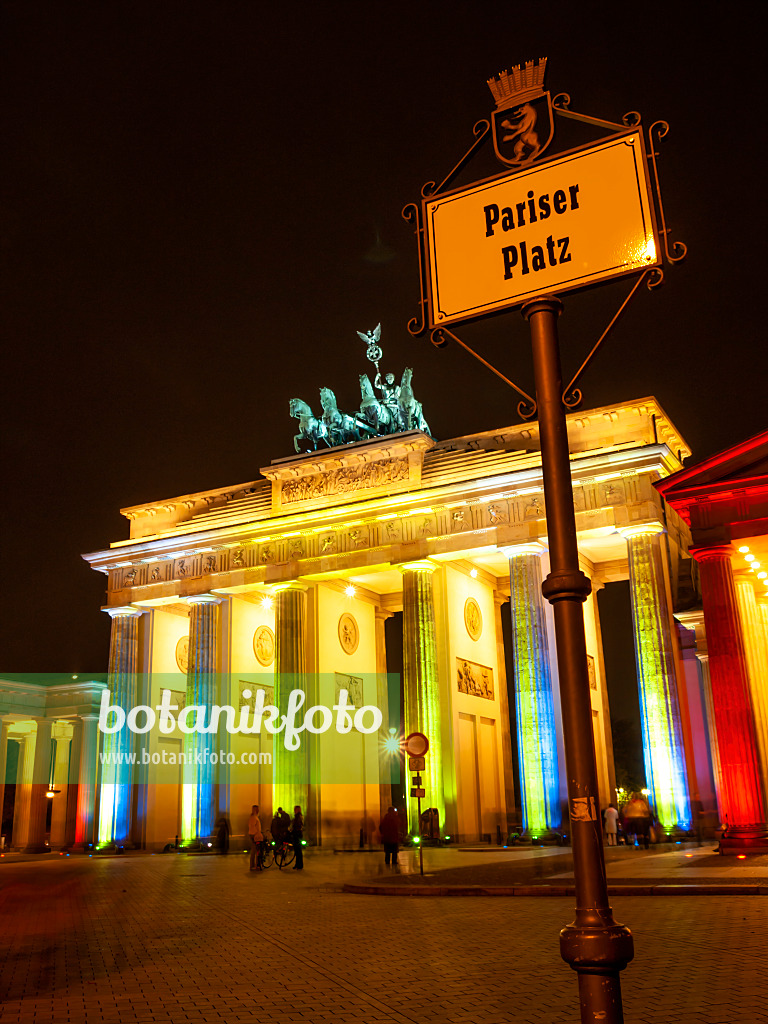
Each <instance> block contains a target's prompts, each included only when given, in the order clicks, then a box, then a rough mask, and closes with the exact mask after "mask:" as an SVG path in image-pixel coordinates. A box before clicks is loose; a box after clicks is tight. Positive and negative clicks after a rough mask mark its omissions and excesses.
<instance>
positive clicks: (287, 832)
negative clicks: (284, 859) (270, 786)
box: [248, 804, 304, 871]
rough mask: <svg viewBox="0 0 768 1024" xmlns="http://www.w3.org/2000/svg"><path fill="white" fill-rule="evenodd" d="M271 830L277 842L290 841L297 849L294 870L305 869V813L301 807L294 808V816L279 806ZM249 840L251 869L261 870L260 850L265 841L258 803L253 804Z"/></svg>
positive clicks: (249, 821)
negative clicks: (303, 842) (303, 841)
mask: <svg viewBox="0 0 768 1024" xmlns="http://www.w3.org/2000/svg"><path fill="white" fill-rule="evenodd" d="M269 830H270V832H271V833H272V838H273V840H274V841H275V843H290V844H291V845H292V846H293V848H294V850H295V851H296V863H295V864H294V865H293V870H294V871H303V869H304V846H303V844H302V840H303V839H304V815H303V814H302V813H301V807H300V806H299V805H298V804H296V806H295V807H294V808H293V818H291V817H290V816H289V815H288V813H287V812H286V811H284V810H283V808H282V807H278V808H277V811H276V812H275V814H274V816H273V817H272V822H271V824H270V827H269ZM248 841H249V844H250V850H251V871H261V863H260V858H259V851H260V849H261V844H262V843H263V841H264V832H263V831H262V828H261V819H260V818H259V805H258V804H254V805H253V807H252V808H251V816H250V818H249V819H248Z"/></svg>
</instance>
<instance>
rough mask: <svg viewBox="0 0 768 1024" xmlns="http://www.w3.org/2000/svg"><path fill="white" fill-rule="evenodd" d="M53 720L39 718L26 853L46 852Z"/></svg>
mask: <svg viewBox="0 0 768 1024" xmlns="http://www.w3.org/2000/svg"><path fill="white" fill-rule="evenodd" d="M52 729H53V720H52V719H50V718H38V719H37V733H36V735H35V754H34V765H33V768H32V789H31V793H30V800H29V826H28V829H27V843H26V846H25V847H24V853H45V851H46V850H47V849H48V847H47V846H46V845H45V819H46V815H47V813H48V798H47V797H46V795H45V794H46V793H47V792H48V783H49V780H50V771H51V731H52Z"/></svg>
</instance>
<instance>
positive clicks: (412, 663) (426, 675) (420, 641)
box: [399, 561, 445, 835]
mask: <svg viewBox="0 0 768 1024" xmlns="http://www.w3.org/2000/svg"><path fill="white" fill-rule="evenodd" d="M399 568H400V572H401V573H402V574H403V687H404V691H405V693H404V698H405V701H404V702H405V733H406V736H407V735H408V734H409V733H412V732H421V733H424V735H425V736H426V737H427V739H428V740H429V753H428V754H427V757H426V769H425V770H424V771H423V772H422V773H421V775H422V778H423V780H424V789H425V791H426V796H425V797H424V799H423V800H422V805H421V806H422V810H423V809H424V808H425V807H436V808H437V810H438V812H439V814H440V830H441V832H443V831H444V830H445V795H444V788H443V744H442V728H441V722H440V678H439V673H438V667H437V638H436V630H435V601H434V594H433V580H432V574H433V573H434V572H435V570H436V569H437V566H436V565H434V564H433V563H432V562H428V561H423V562H408V563H406V564H404V565H401V566H400V567H399ZM406 770H407V765H406ZM406 792H408V787H407V784H406ZM408 827H409V829H410V831H411V834H412V835H418V834H419V825H418V803H417V800H416V798H413V799H411V800H410V801H409V803H408Z"/></svg>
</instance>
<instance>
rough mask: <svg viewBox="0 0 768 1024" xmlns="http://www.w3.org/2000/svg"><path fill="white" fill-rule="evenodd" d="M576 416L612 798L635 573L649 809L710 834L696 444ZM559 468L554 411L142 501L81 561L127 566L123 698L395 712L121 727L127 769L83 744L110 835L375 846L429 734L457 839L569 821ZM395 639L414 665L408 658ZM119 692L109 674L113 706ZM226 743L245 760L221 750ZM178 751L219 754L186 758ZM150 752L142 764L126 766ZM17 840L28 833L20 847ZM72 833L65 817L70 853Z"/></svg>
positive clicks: (115, 624) (431, 758)
mask: <svg viewBox="0 0 768 1024" xmlns="http://www.w3.org/2000/svg"><path fill="white" fill-rule="evenodd" d="M419 415H420V409H419ZM405 426H406V427H407V426H408V424H405ZM568 431H569V442H570V449H571V458H572V464H571V468H572V474H573V494H574V507H575V510H576V522H577V529H578V541H579V551H580V555H581V567H582V569H583V571H584V572H585V573H586V574H587V576H588V577H589V578H590V579H591V581H592V588H593V590H592V595H591V596H590V597H589V598H588V599H587V601H586V603H585V624H586V640H587V651H588V657H589V668H590V681H591V700H592V716H593V729H594V738H595V748H596V754H597V767H598V780H599V787H600V793H599V800H600V804H601V805H602V806H603V807H604V806H606V805H607V804H608V803H609V802H611V801H613V800H615V799H616V789H615V787H616V782H615V777H614V767H613V745H612V738H611V727H610V714H609V707H608V689H607V686H606V678H605V668H604V659H603V643H602V636H601V629H600V621H599V615H598V606H597V600H596V595H597V592H598V591H599V590H600V589H601V588H602V587H603V586H604V585H605V584H606V583H610V582H613V581H615V580H629V584H630V592H631V599H632V618H633V629H634V642H635V653H636V659H635V661H636V665H635V668H636V672H635V673H633V672H632V670H631V667H630V666H627V677H626V685H634V684H635V680H636V681H637V685H638V687H639V697H640V711H641V723H642V736H643V748H644V765H645V775H646V786H647V789H648V790H649V800H650V802H651V803H652V805H653V808H654V812H655V814H656V816H657V818H658V820H659V822H660V824H661V826H662V828H663V830H664V831H666V832H668V833H669V834H679V833H680V832H686V831H688V830H689V829H690V828H691V825H692V814H691V796H692V795H693V794H699V796H700V798H701V801H702V802H703V803H704V804H705V805H706V804H707V803H708V802H711V804H712V805H713V806H714V801H715V795H714V781H713V776H714V774H716V773H717V771H718V770H719V771H720V773H722V770H723V768H722V759H721V763H720V767H719V769H718V761H717V756H716V752H713V750H712V748H711V740H712V738H713V736H714V731H713V728H712V706H711V699H710V691H709V690H708V689H707V683H706V672H705V671H702V666H701V659H700V658H699V657H697V656H696V654H697V652H696V650H692V649H691V647H690V644H688V642H687V640H686V638H687V637H689V635H690V634H689V631H688V627H689V626H690V625H691V622H692V619H691V618H690V613H688V612H686V613H685V614H684V616H683V618H684V623H685V628H683V627H681V626H680V624H679V623H678V622H676V621H675V618H674V610H675V607H676V603H675V602H676V600H678V597H679V595H678V585H679V581H680V580H683V581H686V580H687V581H688V583H689V584H690V581H691V580H692V579H694V577H695V573H694V572H693V571H692V566H693V563H692V562H691V559H690V555H689V551H688V548H689V539H690V538H689V531H688V527H687V525H686V523H685V521H684V520H683V519H682V518H680V517H679V516H678V514H677V513H676V512H675V511H674V510H672V509H670V508H669V507H667V506H666V504H665V502H664V500H663V499H662V497H661V495H660V493H659V491H658V490H657V489H656V487H655V486H654V484H657V483H658V482H659V481H663V480H664V479H665V478H668V477H669V476H670V474H675V473H679V472H680V471H681V467H682V460H683V459H684V458H685V457H686V456H687V455H688V454H689V452H688V449H687V447H686V445H685V442H684V441H683V439H682V438H681V436H680V435H679V434H678V432H677V430H676V429H675V427H674V425H673V424H672V423H671V421H670V420H669V418H668V417H667V416H666V414H665V412H664V411H663V410H662V409H661V407H660V406H659V404H658V402H657V401H656V400H655V399H653V398H646V399H641V400H637V401H632V402H628V403H623V404H621V405H617V406H610V407H605V408H601V409H593V410H589V411H586V412H578V413H573V414H570V415H569V416H568ZM540 463H541V457H540V452H539V442H538V428H537V425H536V424H535V423H531V424H521V425H517V426H514V427H510V428H504V429H500V430H496V431H487V432H484V433H479V434H474V435H471V436H467V437H461V438H456V439H454V440H452V441H449V442H442V443H440V444H438V443H437V442H435V441H434V439H433V438H432V437H430V436H429V433H428V431H427V429H426V424H425V423H424V422H423V421H422V422H420V423H418V424H417V429H404V430H399V431H397V432H394V433H389V434H386V435H384V436H371V437H366V438H364V439H362V440H357V441H354V442H352V443H347V444H342V445H338V446H336V447H333V448H330V447H325V448H320V449H319V450H315V451H310V452H304V453H299V454H296V455H295V456H292V457H290V458H285V459H280V460H277V461H275V462H273V463H271V464H270V465H269V466H267V467H266V468H264V469H263V470H262V471H261V472H262V476H261V478H260V479H258V480H256V481H251V482H248V483H245V484H240V485H236V486H233V487H228V488H218V489H216V490H211V491H206V492H202V493H198V494H189V495H183V496H181V497H176V498H169V499H163V500H160V501H157V502H152V503H148V504H144V505H141V506H136V507H132V508H128V509H124V510H123V514H124V515H125V516H126V518H127V519H128V520H129V522H130V537H129V539H127V540H120V541H117V542H115V543H114V544H112V545H111V547H110V548H109V549H107V550H104V551H98V552H95V553H92V554H89V555H86V556H85V557H86V560H87V561H88V562H89V563H90V564H91V565H92V566H93V568H94V569H96V570H98V571H100V572H103V573H105V574H106V575H107V577H108V603H107V606H106V608H105V609H104V611H105V612H106V613H107V614H109V615H110V616H111V618H112V641H111V649H110V674H109V679H108V686H109V690H110V693H111V700H112V702H113V703H114V704H117V705H119V706H120V707H121V708H122V709H123V710H124V711H125V712H129V711H130V710H131V708H133V707H135V706H136V705H149V706H151V707H156V706H157V705H159V704H160V703H161V699H162V695H163V692H164V691H170V697H169V698H167V699H168V700H169V701H170V703H171V704H172V705H175V706H177V707H184V706H185V705H188V706H189V705H195V706H199V705H203V706H211V705H213V704H217V705H230V706H232V707H233V708H235V709H236V711H237V713H238V714H239V713H240V712H241V711H243V709H245V708H250V709H253V708H254V706H255V702H256V701H257V700H258V699H259V691H260V690H263V691H265V697H266V699H265V703H272V702H274V703H275V704H276V705H277V706H279V707H280V708H281V710H285V706H286V701H287V699H288V695H289V693H290V691H291V690H292V689H294V688H301V689H303V690H305V691H306V692H307V705H324V706H327V707H332V706H333V705H334V704H335V703H336V702H337V701H338V699H339V695H340V693H341V691H342V690H346V691H347V692H348V694H349V700H350V702H351V703H353V704H354V706H355V708H357V709H359V708H362V707H363V706H365V705H376V706H378V707H379V708H380V709H381V710H382V711H383V720H382V723H381V727H380V729H379V731H378V733H367V734H364V733H360V732H356V731H353V732H351V733H349V734H346V735H338V734H337V733H335V732H328V733H325V734H313V735H307V734H306V733H305V734H303V736H302V743H301V746H300V748H299V749H298V750H297V751H287V750H286V749H285V748H284V746H283V744H282V742H280V738H279V737H274V738H273V737H272V736H270V735H268V734H265V733H263V732H262V733H260V734H242V733H240V734H235V735H233V734H231V733H229V732H228V731H227V730H226V729H225V728H223V726H222V725H220V727H219V729H218V732H217V733H215V734H206V735H202V736H201V735H194V736H185V735H183V734H182V733H181V732H180V731H179V730H178V728H174V729H173V730H171V731H170V732H166V733H163V732H161V731H160V729H159V727H158V726H157V725H155V727H154V728H152V729H150V730H149V731H148V732H146V733H142V734H136V733H132V732H130V731H128V730H127V729H123V730H122V731H121V732H119V733H115V734H110V735H105V736H103V737H102V748H101V753H102V754H107V755H109V758H108V759H111V760H112V761H113V762H114V763H113V764H112V765H106V764H104V765H102V767H101V770H100V772H97V771H96V770H95V769H94V768H93V767H92V765H91V761H90V760H88V759H86V762H85V772H86V776H87V777H85V778H84V777H83V775H82V770H83V769H82V764H83V760H82V756H81V755H80V754H77V755H76V757H80V761H79V762H78V764H79V766H80V768H79V770H80V774H79V775H78V779H79V781H80V782H81V786H83V785H84V786H85V789H84V796H83V799H84V800H90V801H91V805H90V809H89V814H90V817H88V815H85V818H84V820H87V821H89V822H92V823H93V824H92V826H91V827H92V830H93V832H92V841H93V842H94V843H96V844H97V845H108V844H112V843H116V844H118V845H126V844H130V845H135V846H138V847H141V848H147V849H162V848H163V847H164V846H165V845H167V844H168V843H169V842H174V840H175V837H176V836H180V837H181V839H182V841H184V842H187V843H191V842H202V843H205V842H208V841H210V837H211V835H212V833H213V832H214V827H215V822H216V821H217V820H218V819H219V818H220V817H221V816H227V817H228V818H229V819H230V820H231V823H232V830H233V833H234V834H235V835H238V834H239V835H242V834H243V832H244V831H245V822H246V819H247V816H248V813H249V811H250V807H251V805H252V804H253V803H259V804H260V805H261V808H262V820H264V819H265V818H266V820H269V818H270V816H271V813H272V811H273V810H274V809H276V807H277V806H278V805H280V806H283V807H284V808H286V809H287V810H289V811H290V810H292V807H293V805H294V804H295V803H299V804H301V806H302V807H303V809H304V811H305V814H306V815H307V820H308V826H309V835H310V838H311V840H312V841H314V842H318V843H323V844H337V843H339V842H345V843H348V842H352V843H355V845H356V844H357V842H358V839H361V840H363V841H365V840H370V839H372V838H373V836H374V833H375V830H376V826H377V823H378V820H379V817H380V814H381V811H382V808H383V809H386V807H387V806H388V805H389V804H391V803H393V801H394V802H395V803H397V804H398V805H400V806H404V805H408V806H407V813H408V816H409V825H410V826H411V828H412V830H413V831H415V829H416V820H415V803H416V802H415V800H410V799H409V796H408V784H407V780H406V778H405V773H403V772H402V771H400V768H401V767H402V765H401V763H400V762H399V759H398V757H397V754H395V755H393V754H392V753H391V752H390V748H391V747H392V745H393V744H392V739H393V737H394V738H397V737H400V736H402V735H403V734H404V733H407V732H412V731H420V732H424V733H426V734H427V736H428V738H429V741H430V751H429V754H428V755H427V759H426V766H425V769H424V771H423V772H422V773H421V775H422V779H423V787H424V789H425V799H424V801H423V803H424V805H425V806H426V807H430V808H436V809H437V812H438V814H439V822H440V829H441V832H442V834H443V835H450V836H451V837H454V838H456V839H458V840H459V841H477V840H479V839H481V838H483V837H490V838H491V839H495V838H496V837H497V836H499V835H506V833H507V831H508V830H510V829H512V828H514V827H520V826H522V827H523V828H524V830H525V833H526V835H527V836H528V837H529V838H531V839H532V840H546V839H547V838H548V837H553V836H554V835H556V834H559V833H566V834H567V833H568V831H569V829H568V818H567V807H566V785H565V760H564V752H563V742H562V726H561V714H560V706H559V700H558V685H557V662H556V657H555V646H554V630H553V622H552V613H551V608H550V606H549V605H548V604H547V603H546V602H544V601H543V600H542V597H541V591H540V587H541V581H542V578H543V577H544V576H545V575H546V574H547V572H548V556H547V544H546V521H545V506H544V495H543V488H542V476H541V465H540ZM686 472H687V471H686ZM766 561H768V559H767V560H766ZM689 596H690V595H689ZM678 603H679V602H678ZM683 603H686V602H683ZM687 603H690V601H688V602H687ZM705 612H706V607H705ZM685 615H687V616H688V617H687V618H685ZM505 617H506V618H507V619H508V621H509V626H510V628H509V629H508V630H506V632H507V643H506V645H505V641H504V633H505V629H504V628H503V625H502V624H503V619H504V618H505ZM394 631H398V632H400V633H401V635H402V678H400V676H399V673H392V671H391V667H392V662H393V656H394V648H395V647H397V648H398V649H399V648H400V642H399V640H398V643H397V644H395V643H394V637H395V632H394ZM681 638H682V642H681ZM388 644H389V646H390V648H391V649H390V651H389V652H388V650H387V648H388ZM710 647H711V643H710ZM699 653H700V652H699ZM388 654H389V657H388ZM398 656H399V651H398ZM388 667H389V668H390V674H388V672H387V669H388ZM1 696H2V697H5V696H6V694H2V695H1ZM99 698H100V691H99V692H98V693H97V690H96V689H94V697H93V700H94V702H95V706H98V700H99ZM0 709H2V713H3V716H4V727H3V728H4V732H3V736H4V737H5V736H6V735H7V736H11V735H12V732H13V730H16V731H19V730H20V729H21V724H20V723H22V722H26V723H27V724H28V727H30V728H32V729H35V728H36V729H37V730H38V733H39V735H40V736H43V742H44V743H47V742H48V738H47V735H44V734H45V732H46V729H47V728H48V727H49V725H50V723H49V718H50V719H53V720H54V722H55V723H61V722H71V721H72V716H73V714H79V712H75V711H74V710H73V709H70V711H72V714H70V711H67V712H66V713H64V712H59V710H58V709H57V707H56V706H52V707H50V708H46V709H45V711H43V710H42V706H41V707H38V710H37V712H36V713H35V714H32V712H31V711H30V710H29V709H27V708H25V709H24V711H23V712H19V713H17V712H14V711H9V705H8V703H7V702H6V703H4V704H2V705H0ZM91 711H92V709H91ZM9 715H10V718H9ZM89 720H90V719H89ZM33 722H36V723H37V724H36V725H34V724H33ZM41 722H42V723H43V731H42V733H41V732H39V730H40V728H41ZM9 723H11V724H9ZM51 728H59V725H58V724H55V725H54V726H51ZM3 749H4V750H5V749H6V744H5V740H4V745H3ZM73 749H74V748H73ZM89 749H90V747H89ZM41 751H42V752H41V754H40V758H39V759H40V761H41V764H42V761H43V760H44V759H45V757H44V752H45V748H41ZM214 752H221V753H223V754H224V755H225V758H224V760H226V759H227V757H229V759H230V760H233V761H234V762H235V763H234V764H225V765H221V764H218V765H211V763H210V755H211V754H212V753H214ZM182 753H185V754H187V755H188V757H189V759H190V760H194V755H195V754H197V755H198V756H202V757H203V758H204V767H199V766H198V767H195V766H189V765H188V766H184V765H183V764H180V763H179V761H181V760H183V759H182V758H180V757H179V755H180V754H182ZM134 754H136V755H137V758H138V761H139V763H137V764H135V765H133V766H130V765H127V766H126V765H125V763H124V764H123V765H120V764H119V763H118V762H119V761H120V759H121V757H122V759H123V760H124V761H125V759H126V758H128V759H130V757H131V756H132V755H134ZM29 756H32V755H29ZM56 756H57V758H58V756H59V755H56ZM142 758H143V759H146V761H147V762H148V763H142ZM243 762H246V763H245V764H244V763H243ZM70 764H71V761H70ZM69 777H70V778H72V772H71V768H70V776H69ZM17 778H18V779H19V780H22V779H23V778H24V776H23V775H18V776H17ZM16 788H17V791H18V792H17V795H16V801H17V804H18V806H19V807H20V808H21V807H23V806H24V800H25V799H26V797H24V798H23V799H22V798H21V797H20V793H21V789H22V788H23V786H20V785H17V787H16ZM41 799H46V797H45V796H43V797H42V798H41ZM53 799H54V800H57V799H59V797H58V796H55V797H54V798H53ZM14 813H16V812H14ZM18 813H19V814H21V813H22V812H21V811H19V812H18ZM78 814H79V812H78ZM16 837H17V829H16V827H14V834H13V845H14V846H18V845H19V843H17V839H16ZM69 838H71V837H70V836H66V837H65V839H69ZM60 839H61V834H60V832H58V833H56V836H55V837H54V833H53V831H51V833H50V839H49V841H50V843H51V845H54V844H56V845H58V842H59V840H60Z"/></svg>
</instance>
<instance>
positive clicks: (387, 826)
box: [379, 807, 400, 867]
mask: <svg viewBox="0 0 768 1024" xmlns="http://www.w3.org/2000/svg"><path fill="white" fill-rule="evenodd" d="M379 833H380V834H381V841H382V843H383V844H384V863H385V864H386V866H387V867H389V864H390V860H391V863H392V867H397V852H398V847H399V845H400V817H399V816H398V813H397V811H396V810H395V808H394V807H388V808H387V813H386V814H385V815H384V817H383V818H382V819H381V821H380V823H379Z"/></svg>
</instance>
